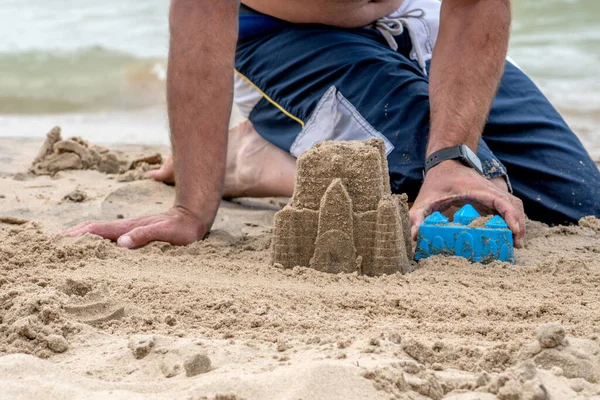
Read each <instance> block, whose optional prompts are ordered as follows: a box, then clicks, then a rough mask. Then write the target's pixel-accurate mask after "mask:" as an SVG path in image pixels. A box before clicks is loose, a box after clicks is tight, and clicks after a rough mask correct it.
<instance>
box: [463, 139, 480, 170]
mask: <svg viewBox="0 0 600 400" xmlns="http://www.w3.org/2000/svg"><path fill="white" fill-rule="evenodd" d="M461 148H462V151H463V155H464V156H465V158H466V159H467V161H468V162H469V163H470V164H471V165H472V166H473V168H475V169H476V170H477V172H479V173H480V174H482V175H483V167H482V165H481V161H480V160H479V157H477V154H475V153H473V151H472V150H471V149H470V148H469V146H467V145H464V144H463V145H461Z"/></svg>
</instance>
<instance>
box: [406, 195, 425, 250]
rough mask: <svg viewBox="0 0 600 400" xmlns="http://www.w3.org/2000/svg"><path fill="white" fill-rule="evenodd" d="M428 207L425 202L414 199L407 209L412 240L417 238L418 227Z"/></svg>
mask: <svg viewBox="0 0 600 400" xmlns="http://www.w3.org/2000/svg"><path fill="white" fill-rule="evenodd" d="M428 209H429V207H428V206H427V204H426V203H421V202H419V201H418V199H417V201H415V204H414V205H413V207H412V208H411V209H410V211H409V216H410V235H411V236H412V240H417V235H418V234H419V227H420V226H421V224H422V223H423V221H424V220H425V218H426V217H427V215H428Z"/></svg>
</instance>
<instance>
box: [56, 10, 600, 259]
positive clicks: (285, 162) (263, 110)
mask: <svg viewBox="0 0 600 400" xmlns="http://www.w3.org/2000/svg"><path fill="white" fill-rule="evenodd" d="M242 3H243V4H242V6H241V9H239V4H238V2H236V1H232V0H220V1H218V2H217V1H210V0H173V1H172V3H171V15H170V29H171V43H170V52H169V70H168V84H167V96H168V108H169V120H170V129H171V139H172V144H173V158H172V160H169V161H168V162H167V163H166V164H165V166H164V167H163V168H162V169H161V170H160V171H157V172H155V173H154V174H153V177H154V178H155V179H158V180H163V181H167V180H173V179H174V180H176V200H175V205H174V206H173V208H172V209H171V210H170V211H169V212H167V213H166V214H163V215H157V216H149V217H141V218H134V219H128V220H121V221H116V222H104V223H85V224H82V225H80V226H77V227H75V228H72V229H70V230H68V231H67V233H68V234H71V235H80V234H84V233H94V234H97V235H100V236H103V237H106V238H109V239H111V240H117V242H118V244H119V245H121V246H124V247H127V248H136V247H139V246H143V245H145V244H146V243H148V242H150V241H154V240H160V241H166V242H170V243H173V244H176V245H185V244H188V243H191V242H193V241H195V240H199V239H202V238H203V237H204V235H205V234H206V233H207V232H208V230H209V229H210V227H211V224H212V222H213V220H214V216H215V213H216V210H217V207H218V205H219V200H220V198H221V194H222V192H223V193H224V194H225V195H227V196H230V197H232V196H242V195H245V196H289V195H291V193H292V190H293V181H294V173H295V158H294V157H297V156H298V155H299V154H300V153H302V152H303V151H305V150H307V149H308V148H310V147H311V146H312V145H313V144H314V143H315V142H317V141H320V140H326V139H333V140H343V139H367V138H369V137H379V138H381V139H382V140H384V142H385V143H386V149H387V151H388V161H389V165H390V178H391V182H392V190H393V191H394V192H400V193H402V192H406V193H408V195H409V197H410V198H411V200H412V201H414V205H413V207H412V209H411V223H412V228H413V235H415V234H416V230H417V227H418V225H419V224H420V223H421V222H422V220H423V219H424V218H425V217H426V216H427V215H428V214H429V213H431V212H433V211H435V210H445V209H447V208H449V207H450V206H452V205H455V204H458V203H465V202H470V203H473V204H475V205H477V206H478V207H479V208H482V209H485V210H488V211H491V212H496V213H500V214H501V215H502V216H503V217H504V218H505V219H506V221H507V223H508V224H509V226H510V228H511V229H512V231H513V235H514V238H515V243H516V245H517V246H521V245H522V243H523V236H524V231H525V215H524V211H525V212H526V213H527V214H528V216H529V217H530V218H532V219H536V220H541V221H544V222H547V223H553V224H554V223H572V222H576V221H577V220H578V219H579V218H580V217H582V216H585V215H590V214H593V215H600V207H599V205H598V201H597V198H598V190H599V189H598V188H600V174H599V172H598V169H597V168H596V166H595V164H594V163H593V161H592V160H591V159H590V157H589V155H588V154H587V153H586V151H585V150H584V148H583V146H582V145H581V143H580V142H579V141H578V139H577V138H576V137H575V135H574V134H573V132H571V131H570V129H569V128H568V127H567V125H566V123H565V122H564V121H563V120H562V118H561V117H560V116H559V115H558V113H557V112H556V111H555V110H554V108H553V107H552V106H551V105H550V104H549V102H548V101H547V100H546V99H545V97H544V96H543V95H542V94H541V92H540V91H539V90H538V89H537V88H536V87H535V85H534V84H533V83H532V82H531V81H530V80H529V79H528V78H527V77H526V75H525V74H524V73H523V72H522V71H520V70H519V69H518V68H517V67H516V66H515V65H514V64H512V63H511V62H506V61H505V58H506V52H507V46H508V38H509V28H510V18H511V13H510V1H509V0H444V1H443V3H442V4H440V3H439V2H438V1H437V0H404V1H402V0H380V1H368V0H336V1H324V0H302V1H289V0H247V1H242ZM238 13H239V14H240V15H239V22H240V29H239V38H238V35H237V33H238V32H237V24H238ZM236 40H237V41H236ZM236 45H237V49H236ZM234 54H235V61H234ZM234 65H235V81H236V91H235V96H236V103H237V104H238V106H239V108H240V110H241V111H242V113H244V114H245V116H247V117H248V118H249V120H250V122H248V123H245V124H242V125H241V126H238V127H237V128H235V129H233V130H232V131H231V132H230V133H229V145H228V144H227V134H226V126H227V121H228V117H229V113H230V109H231V97H232V78H233V75H234ZM228 146H229V147H228ZM474 153H476V154H477V156H475V154H474ZM424 172H425V174H424Z"/></svg>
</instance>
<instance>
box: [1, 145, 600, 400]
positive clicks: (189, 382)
mask: <svg viewBox="0 0 600 400" xmlns="http://www.w3.org/2000/svg"><path fill="white" fill-rule="evenodd" d="M1 149H2V146H0V150H1ZM134 153H137V150H136V149H133V150H132V152H131V154H134ZM0 155H1V152H0ZM33 156H34V155H32V156H31V158H30V159H32V158H33ZM23 166H25V164H23ZM15 170H18V169H16V168H15V169H13V171H15ZM111 178H113V179H111ZM0 184H1V188H2V189H1V191H2V195H4V196H5V197H4V198H1V199H0V205H1V206H2V215H4V216H5V217H6V218H13V219H27V220H35V221H37V222H36V223H32V222H29V223H27V222H26V223H23V224H21V225H12V224H6V223H3V222H2V221H1V220H0V387H1V388H2V394H3V396H4V397H6V398H10V399H13V398H15V399H30V398H56V399H59V398H61V399H62V398H82V397H88V398H100V399H103V398H106V399H115V398H116V399H120V398H123V399H130V398H143V399H148V398H149V399H171V398H192V399H203V398H207V399H217V398H219V399H225V398H227V399H229V398H231V399H234V398H235V399H242V398H244V399H282V398H283V399H286V398H287V399H298V398H305V399H308V398H310V399H352V398H357V399H364V398H368V399H390V398H395V399H396V398H398V399H411V400H415V399H418V400H420V399H440V398H444V399H453V400H468V399H483V400H487V399H490V400H494V399H501V400H507V399H549V400H551V399H598V398H600V386H599V382H600V359H599V357H600V347H599V346H600V314H599V313H598V307H597V305H598V304H600V292H599V291H598V285H599V284H600V222H599V221H598V220H597V219H596V218H585V219H583V220H582V221H581V222H580V226H571V227H552V228H551V227H547V226H545V225H543V224H539V223H534V222H530V223H529V224H528V227H527V235H528V237H527V245H526V246H525V248H524V249H518V250H517V251H516V265H515V266H510V265H507V264H503V263H498V262H493V263H491V264H488V265H485V266H483V265H480V264H470V263H468V262H466V261H465V260H463V259H459V258H443V257H432V258H430V259H427V260H423V261H421V262H419V263H416V264H415V270H414V271H413V272H411V273H410V274H404V275H403V274H400V273H396V274H390V275H384V276H377V277H370V276H365V275H359V274H358V273H357V272H356V271H355V272H352V273H341V274H331V273H323V272H321V271H317V270H315V269H314V268H307V267H298V266H296V267H292V268H282V267H281V266H280V265H272V264H271V251H270V242H271V237H272V228H273V225H272V223H273V219H274V216H275V213H276V212H278V211H279V210H280V204H281V201H280V200H275V199H266V200H246V199H244V200H239V201H237V202H223V203H222V204H221V208H220V210H219V214H218V216H217V218H216V222H215V225H214V229H213V231H212V233H211V235H210V236H209V237H208V239H207V240H205V241H203V242H199V243H195V244H192V245H190V246H187V247H174V246H171V245H168V244H165V243H153V244H151V245H149V246H147V247H145V248H143V249H140V250H135V251H128V250H125V249H121V248H117V247H116V246H115V245H114V244H113V243H110V242H109V241H106V240H103V239H100V238H98V237H94V236H84V237H80V238H64V237H60V236H57V235H56V233H57V232H59V231H60V230H61V229H64V228H66V227H68V226H71V225H73V224H75V223H78V222H81V221H83V220H85V219H88V218H90V217H92V218H115V217H116V215H117V214H120V215H124V216H135V215H137V214H139V213H155V212H161V211H163V210H165V209H166V207H168V205H169V204H170V203H171V202H172V200H173V196H174V190H173V188H171V187H168V186H165V185H160V184H158V183H155V182H150V181H139V182H130V183H127V182H117V181H116V180H115V179H114V175H106V174H102V173H98V172H97V171H93V170H65V171H62V172H60V174H57V175H56V176H55V177H54V178H50V177H48V176H38V177H34V178H31V179H28V180H26V181H15V180H13V179H12V175H9V174H7V175H6V176H2V175H0ZM75 188H80V189H81V190H83V191H85V192H86V193H87V194H88V197H87V199H86V200H85V201H83V202H80V203H77V202H73V201H65V200H64V197H65V195H66V194H68V193H69V192H71V191H73V190H74V189H75ZM346 190H347V191H348V193H350V192H351V191H350V190H348V189H346ZM283 203H284V205H285V202H283ZM22 222H23V221H22ZM63 350H64V352H60V351H63ZM40 357H41V358H40Z"/></svg>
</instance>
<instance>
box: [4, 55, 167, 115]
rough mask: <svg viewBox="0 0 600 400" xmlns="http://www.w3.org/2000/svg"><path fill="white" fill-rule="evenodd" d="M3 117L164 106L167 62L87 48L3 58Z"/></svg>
mask: <svg viewBox="0 0 600 400" xmlns="http://www.w3.org/2000/svg"><path fill="white" fill-rule="evenodd" d="M0 71H2V74H0V114H39V113H68V112H93V111H101V110H111V109H121V110H122V109H135V108H141V107H147V106H150V105H155V104H157V103H160V102H162V101H164V100H163V99H164V91H165V76H166V72H165V71H166V60H165V59H161V58H140V57H136V56H133V55H130V54H126V53H122V52H118V51H114V50H108V49H105V48H102V47H89V48H85V49H81V50H78V51H73V52H49V51H27V52H20V53H0Z"/></svg>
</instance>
